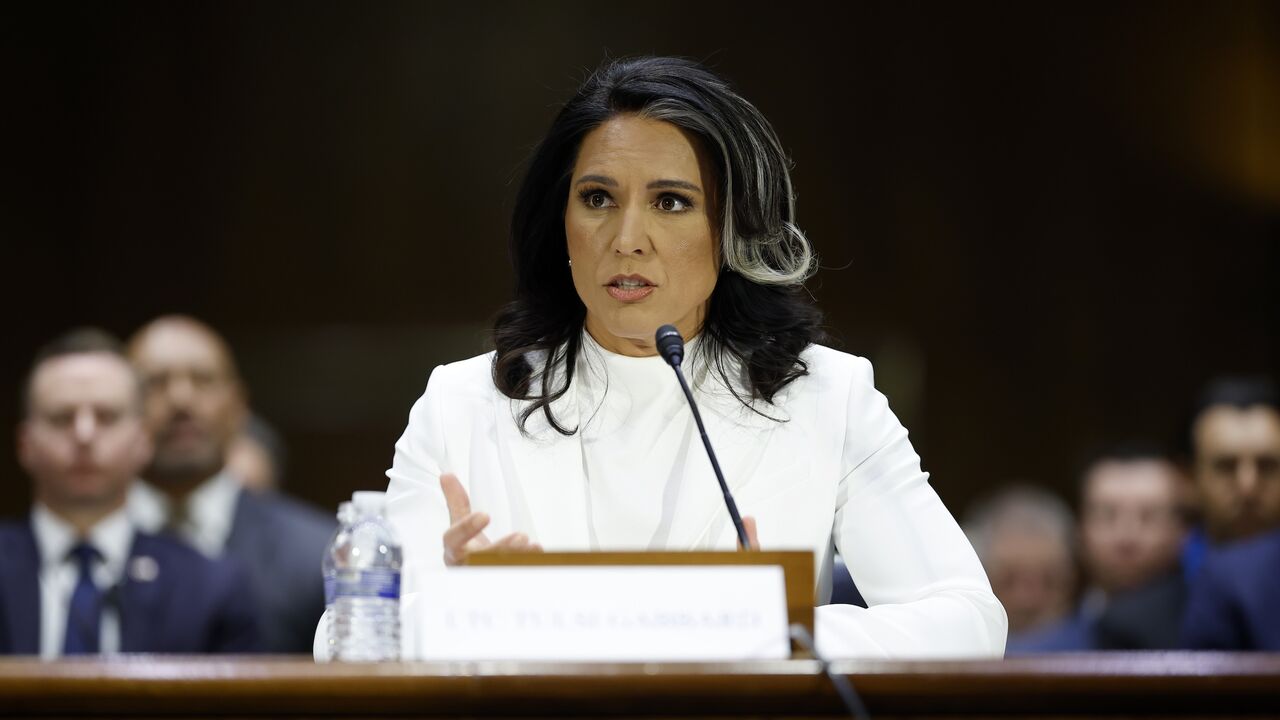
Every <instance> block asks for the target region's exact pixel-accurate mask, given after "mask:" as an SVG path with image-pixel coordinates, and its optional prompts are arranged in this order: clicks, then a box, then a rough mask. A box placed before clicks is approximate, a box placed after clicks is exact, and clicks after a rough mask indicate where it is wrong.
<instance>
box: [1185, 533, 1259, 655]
mask: <svg viewBox="0 0 1280 720" xmlns="http://www.w3.org/2000/svg"><path fill="white" fill-rule="evenodd" d="M1182 641H1183V645H1184V646H1185V647H1188V648H1191V649H1195V650H1268V651H1278V650H1280V532H1272V533H1268V534H1266V535H1262V536H1260V537H1257V538H1253V539H1250V540H1246V541H1244V542H1241V543H1237V544H1234V545H1228V546H1225V547H1222V548H1219V549H1214V550H1210V551H1209V553H1208V554H1207V555H1206V556H1205V559H1204V563H1203V565H1201V567H1200V572H1199V573H1197V574H1196V577H1195V580H1193V581H1192V584H1191V596H1190V598H1189V599H1188V601H1187V614H1186V617H1185V618H1184V620H1183V624H1182Z"/></svg>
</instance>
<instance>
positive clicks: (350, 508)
mask: <svg viewBox="0 0 1280 720" xmlns="http://www.w3.org/2000/svg"><path fill="white" fill-rule="evenodd" d="M355 522H356V506H355V505H353V504H352V503H351V502H350V501H347V502H344V503H342V504H341V505H339V506H338V529H337V530H334V531H333V537H332V538H330V539H329V546H328V550H326V551H325V553H324V557H323V558H321V560H320V572H321V574H322V575H323V576H324V622H325V629H324V637H326V638H328V640H329V650H328V658H329V659H330V660H332V659H334V654H335V652H336V648H337V638H336V637H335V636H334V634H333V586H334V583H336V582H337V578H338V570H337V563H336V562H335V559H334V558H335V557H336V555H335V554H336V553H337V552H338V548H339V547H348V546H349V544H350V543H349V541H348V540H349V537H348V536H350V535H351V526H352V525H354V524H355Z"/></svg>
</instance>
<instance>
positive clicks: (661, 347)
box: [653, 325, 684, 367]
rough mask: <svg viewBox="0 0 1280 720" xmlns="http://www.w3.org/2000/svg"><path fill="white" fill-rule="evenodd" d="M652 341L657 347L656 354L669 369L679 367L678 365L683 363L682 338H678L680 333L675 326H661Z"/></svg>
mask: <svg viewBox="0 0 1280 720" xmlns="http://www.w3.org/2000/svg"><path fill="white" fill-rule="evenodd" d="M653 340H654V343H655V344H656V345H657V346H658V354H659V355H661V356H662V359H663V360H666V361H667V363H668V364H670V365H671V367H680V363H681V362H684V338H682V337H680V331H679V330H677V329H676V326H675V325H663V326H662V327H660V328H658V332H656V333H654V336H653Z"/></svg>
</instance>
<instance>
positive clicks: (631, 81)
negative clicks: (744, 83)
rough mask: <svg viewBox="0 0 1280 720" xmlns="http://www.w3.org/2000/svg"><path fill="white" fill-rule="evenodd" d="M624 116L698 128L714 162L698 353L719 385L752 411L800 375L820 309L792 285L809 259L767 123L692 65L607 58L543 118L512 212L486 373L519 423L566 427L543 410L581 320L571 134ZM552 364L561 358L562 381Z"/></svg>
mask: <svg viewBox="0 0 1280 720" xmlns="http://www.w3.org/2000/svg"><path fill="white" fill-rule="evenodd" d="M623 113H636V114H639V115H641V116H644V117H647V118H651V119H657V120H663V121H666V122H670V123H672V124H674V125H676V126H678V127H680V128H681V129H683V130H685V131H687V132H689V133H691V134H692V135H694V136H696V137H698V138H699V139H700V140H701V142H702V143H703V145H704V149H705V150H706V152H707V154H708V156H710V157H711V158H712V160H713V164H714V169H715V172H716V180H717V185H718V187H717V188H716V193H714V195H715V197H716V198H717V199H718V206H719V211H720V217H719V218H718V221H719V222H718V226H719V227H718V229H719V231H720V256H721V258H722V265H721V268H720V274H719V278H718V279H717V281H716V286H715V290H714V291H713V292H712V294H711V299H710V302H709V304H708V308H707V314H706V318H705V321H704V326H703V328H702V333H701V337H702V339H701V340H700V341H699V343H698V351H699V353H705V355H704V357H706V358H707V359H708V361H709V363H710V366H711V367H712V368H713V369H714V370H715V371H716V373H717V374H718V375H719V376H720V377H721V379H723V380H724V382H725V385H726V386H727V387H728V388H729V389H730V390H731V391H732V392H733V393H734V394H735V395H736V396H737V397H738V399H739V400H741V401H742V402H743V404H744V405H746V406H747V407H749V408H751V409H753V410H755V408H754V407H753V406H752V403H751V401H752V400H754V399H757V398H759V399H762V400H764V401H765V402H769V403H772V402H773V398H774V395H775V394H776V393H777V392H778V391H779V390H781V389H782V388H783V387H785V386H786V385H787V384H788V383H790V382H791V381H793V380H795V379H796V378H798V377H801V376H803V375H805V374H806V372H807V367H806V366H805V363H804V361H803V360H802V359H801V358H800V353H801V352H802V351H803V350H804V349H805V348H806V347H808V346H809V345H810V344H811V343H814V342H817V341H819V340H821V339H822V337H823V334H822V331H821V329H820V327H819V325H820V323H821V321H822V315H821V313H820V312H819V311H818V310H817V308H815V307H814V306H813V304H812V302H811V301H810V300H809V298H808V296H807V295H806V294H805V292H804V287H803V283H804V281H805V279H807V278H808V277H809V276H810V275H811V274H812V273H813V270H814V266H815V263H816V259H815V257H814V253H813V250H812V248H811V246H810V245H809V241H808V240H807V239H806V238H805V236H804V235H803V233H801V232H800V231H799V229H797V228H796V227H795V225H794V224H793V223H794V219H795V198H794V194H793V192H792V188H791V180H790V175H789V172H788V165H789V160H788V159H787V156H786V154H785V153H784V152H783V150H782V146H781V144H780V143H779V142H778V139H777V136H776V135H775V134H774V132H773V129H772V128H771V127H770V126H769V123H768V121H766V120H765V119H764V117H763V116H762V115H761V114H760V112H759V111H758V110H756V108H755V107H754V106H752V105H751V104H750V103H749V102H747V101H746V100H744V99H743V98H741V97H740V96H738V95H737V94H736V93H734V92H733V90H732V89H730V87H729V85H728V84H727V83H726V82H725V81H724V80H722V79H721V78H719V77H717V76H716V75H714V74H713V73H711V72H710V71H709V70H707V69H706V68H704V67H702V66H701V65H699V64H698V63H695V62H692V61H689V60H683V59H678V58H663V57H642V58H633V59H627V60H617V61H611V62H607V63H605V64H604V65H603V66H601V67H600V68H599V69H597V70H596V71H595V72H594V73H593V74H592V75H591V76H590V77H589V78H588V79H587V81H586V82H585V83H583V85H582V86H581V87H580V88H579V89H578V92H577V93H576V94H575V95H574V96H573V97H572V98H571V99H570V100H569V102H568V103H566V104H565V106H564V107H563V108H562V109H561V110H560V113H559V114H558V115H557V116H556V119H555V120H554V121H553V122H552V123H551V128H550V129H549V130H548V131H547V135H546V137H545V138H543V140H542V142H541V143H540V144H539V145H538V148H537V150H536V151H535V152H534V154H533V158H532V160H531V162H530V165H529V170H528V172H527V173H526V175H525V177H524V182H523V183H522V184H521V186H520V191H519V194H518V196H517V198H516V205H515V209H514V212H513V213H512V218H511V237H510V245H511V248H510V249H511V262H512V265H513V268H514V270H515V279H516V286H515V299H514V300H513V301H512V302H510V303H509V304H507V305H506V306H505V307H504V308H503V309H502V310H501V311H500V312H499V314H498V316H497V318H496V320H495V321H494V328H493V334H494V345H495V347H496V350H497V352H496V355H495V357H494V361H493V381H494V384H495V385H496V386H497V388H498V390H500V391H501V392H502V393H503V394H504V395H506V396H507V397H510V398H512V399H516V400H528V401H532V402H531V404H530V405H529V406H528V407H526V408H525V409H524V410H523V412H522V413H521V414H520V418H519V422H520V426H521V428H522V429H523V428H524V425H525V423H526V421H527V420H528V419H529V417H530V416H531V415H532V414H533V413H535V412H537V411H539V410H541V411H542V412H543V413H544V414H545V416H546V418H547V421H548V422H549V423H550V424H551V427H553V428H555V429H556V430H557V431H558V432H560V433H562V434H565V435H571V434H573V433H574V432H575V431H576V429H569V428H565V427H564V426H562V425H560V423H559V422H557V420H556V418H555V417H553V415H552V413H551V403H552V402H554V401H555V400H557V399H559V398H560V397H562V396H563V395H564V394H565V392H567V391H568V389H569V384H570V383H571V382H572V379H573V372H574V365H575V362H576V360H577V356H578V352H579V350H580V344H581V333H582V325H583V322H584V321H585V319H586V307H585V306H584V305H583V303H582V301H581V300H580V299H579V297H578V295H577V292H576V291H575V290H574V286H573V280H572V276H571V275H570V270H569V267H568V265H569V263H568V260H569V255H568V249H567V247H566V240H565V230H564V209H565V204H566V203H567V201H568V197H569V181H570V179H571V175H572V172H573V165H574V162H575V161H576V158H577V153H578V148H579V146H580V145H581V143H582V139H583V137H584V136H585V135H586V134H587V133H589V132H590V131H591V130H593V129H594V128H596V127H598V126H600V125H601V124H602V123H604V122H605V121H606V120H608V119H609V118H611V117H613V116H615V115H619V114H623ZM531 358H536V359H537V360H536V361H537V364H538V366H539V367H537V368H535V367H534V365H533V363H532V362H531ZM557 368H563V375H562V376H560V377H557V374H556V372H555V371H556V369H557ZM734 376H736V378H735V377H734ZM735 380H736V381H735ZM744 385H745V387H742V386H744ZM740 388H742V389H740ZM757 412H758V411H757Z"/></svg>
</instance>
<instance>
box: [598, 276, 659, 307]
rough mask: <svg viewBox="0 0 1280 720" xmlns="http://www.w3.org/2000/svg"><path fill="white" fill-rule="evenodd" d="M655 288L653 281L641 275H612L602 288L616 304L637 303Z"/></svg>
mask: <svg viewBox="0 0 1280 720" xmlns="http://www.w3.org/2000/svg"><path fill="white" fill-rule="evenodd" d="M656 288H657V285H654V284H653V281H652V280H650V279H649V278H647V277H645V276H643V275H614V276H613V277H612V278H610V279H609V282H608V283H607V284H606V285H605V286H604V289H605V290H607V291H608V292H609V297H611V298H613V299H614V300H617V301H618V302H627V303H630V302H639V301H640V300H643V299H645V298H647V297H649V294H650V293H652V292H653V291H654V290H655V289H656Z"/></svg>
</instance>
